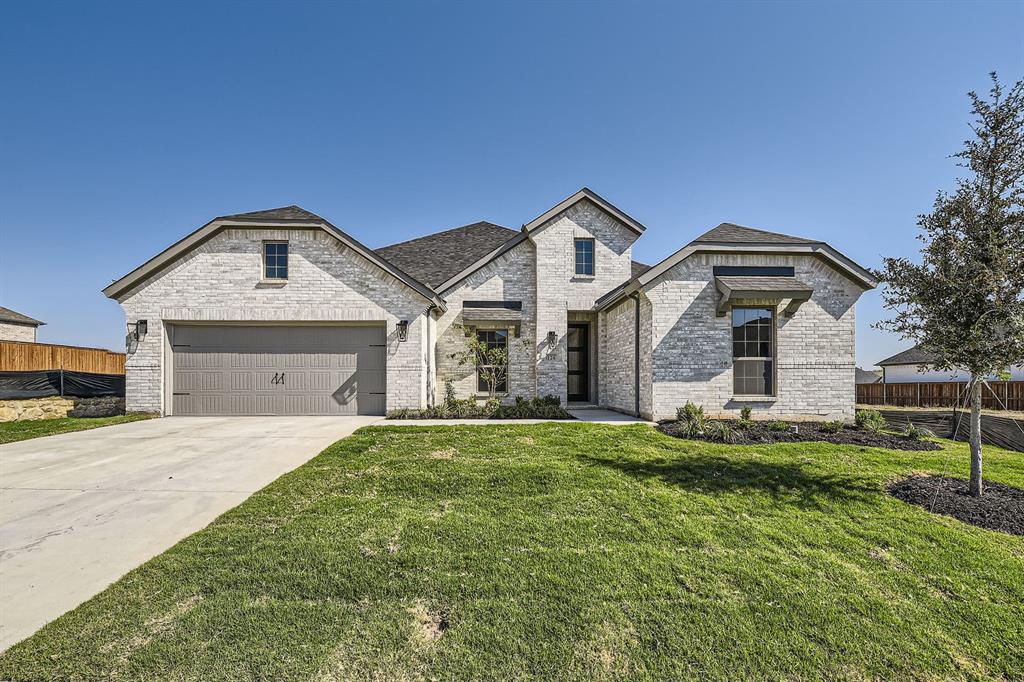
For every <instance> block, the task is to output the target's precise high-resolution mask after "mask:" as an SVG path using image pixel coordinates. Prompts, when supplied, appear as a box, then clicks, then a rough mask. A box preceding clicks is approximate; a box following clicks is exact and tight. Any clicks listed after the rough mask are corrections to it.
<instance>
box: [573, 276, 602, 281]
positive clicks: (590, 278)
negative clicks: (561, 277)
mask: <svg viewBox="0 0 1024 682" xmlns="http://www.w3.org/2000/svg"><path fill="white" fill-rule="evenodd" d="M572 278H573V280H574V281H575V280H583V281H585V282H590V281H592V280H595V279H597V275H573V276H572Z"/></svg>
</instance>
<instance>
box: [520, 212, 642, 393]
mask: <svg viewBox="0 0 1024 682" xmlns="http://www.w3.org/2000/svg"><path fill="white" fill-rule="evenodd" d="M637 236H638V235H637V234H636V233H635V232H633V231H632V230H631V229H629V228H628V227H626V226H625V225H623V224H622V223H621V222H619V221H618V220H616V219H615V218H613V217H612V216H610V215H608V214H607V213H605V212H604V211H603V210H601V208H599V207H598V206H597V205H596V204H594V203H593V202H591V201H589V200H586V199H584V200H582V201H580V202H577V203H576V204H573V205H572V206H571V207H569V208H568V209H566V210H565V211H562V212H561V213H559V214H558V215H556V216H554V217H553V218H551V219H550V220H549V221H548V222H546V223H545V224H544V225H541V226H540V227H538V228H537V229H536V230H534V231H533V233H532V234H531V239H533V241H534V243H535V244H536V246H537V265H536V280H537V334H538V336H539V339H540V341H539V343H538V344H537V356H536V361H537V393H538V394H539V395H548V394H551V395H556V396H558V397H559V398H561V399H562V402H563V403H564V402H565V400H566V345H565V344H566V341H565V334H566V331H567V324H568V311H570V310H573V311H589V310H592V309H593V307H594V301H596V300H597V299H598V298H600V297H601V296H603V295H604V294H606V293H607V292H609V291H611V290H612V289H614V288H615V287H617V286H618V285H620V284H622V283H623V282H625V281H626V280H628V279H629V278H630V275H631V265H630V262H631V260H632V246H633V242H635V241H636V239H637ZM576 238H587V239H593V240H594V276H593V277H589V276H588V277H583V276H577V275H576V274H575V272H576V251H575V247H574V244H573V240H574V239H576ZM552 331H553V332H555V336H556V341H555V343H554V344H549V343H548V342H547V334H548V332H552ZM597 333H598V334H600V330H597Z"/></svg>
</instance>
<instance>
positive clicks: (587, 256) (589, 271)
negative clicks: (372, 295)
mask: <svg viewBox="0 0 1024 682" xmlns="http://www.w3.org/2000/svg"><path fill="white" fill-rule="evenodd" d="M576 274H577V275H593V274H594V240H593V239H577V240H576Z"/></svg>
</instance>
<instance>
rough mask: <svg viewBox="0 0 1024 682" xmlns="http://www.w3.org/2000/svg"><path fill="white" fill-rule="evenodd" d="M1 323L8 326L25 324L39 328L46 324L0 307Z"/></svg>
mask: <svg viewBox="0 0 1024 682" xmlns="http://www.w3.org/2000/svg"><path fill="white" fill-rule="evenodd" d="M0 322H7V323H8V324H23V325H25V326H32V327H38V326H39V325H41V324H46V323H45V322H40V321H39V320H37V319H35V318H32V317H29V316H28V315H22V314H21V313H19V312H16V311H14V310H11V309H10V308H4V307H3V306H0Z"/></svg>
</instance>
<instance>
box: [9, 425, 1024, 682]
mask: <svg viewBox="0 0 1024 682" xmlns="http://www.w3.org/2000/svg"><path fill="white" fill-rule="evenodd" d="M967 464H968V456H967V449H966V446H964V445H962V444H956V445H951V446H949V448H948V449H947V450H943V451H938V452H895V451H886V450H880V449H871V448H860V447H856V446H837V445H832V444H828V443H793V444H776V445H771V446H730V445H715V444H709V443H702V442H693V441H683V440H679V439H674V438H670V437H668V436H665V435H663V434H661V433H659V432H657V431H656V430H654V429H651V428H649V427H646V426H601V425H593V424H580V423H563V424H540V425H530V426H513V425H509V426H505V425H501V426H486V427H484V426H455V427H402V428H387V427H372V428H366V429H362V430H360V431H358V432H357V433H356V434H355V435H354V436H352V437H350V438H347V439H345V440H342V441H340V442H338V443H336V444H335V445H333V446H331V447H330V448H328V449H327V450H326V451H324V452H323V453H322V454H321V455H319V456H318V457H316V458H314V459H313V460H311V461H310V462H308V463H307V464H306V465H304V466H302V467H300V468H299V469H297V470H295V471H294V472H292V473H290V474H288V475H286V476H284V477H282V478H281V479H279V480H278V481H276V482H275V483H273V484H272V485H270V486H269V487H267V488H265V489H264V490H262V491H260V492H259V493H257V494H256V495H254V496H253V497H252V498H250V499H249V500H248V501H246V502H245V503H243V504H242V505H240V506H239V507H237V508H235V509H234V510H232V511H230V512H228V513H227V514H225V515H223V516H221V517H220V518H219V519H218V520H217V521H215V522H214V523H213V524H211V525H210V526H209V527H208V528H206V529H205V530H203V531H201V532H199V533H197V534H195V535H193V536H192V537H190V538H188V539H186V540H185V541H183V542H181V543H180V544H178V545H177V546H175V547H174V548H172V549H171V550H169V551H167V552H165V553H164V554H162V555H161V556H159V557H157V558H155V559H153V560H152V561H150V562H148V563H147V564H145V565H144V566H142V567H140V568H139V569H137V570H135V571H133V572H131V573H129V574H128V575H127V576H126V577H125V578H123V579H122V580H120V581H118V582H117V583H115V584H114V585H112V586H111V587H110V588H109V589H107V590H106V591H104V592H103V593H102V594H100V595H98V596H97V597H95V598H94V599H92V600H90V601H89V602H87V603H85V604H84V605H82V606H81V607H79V608H77V609H75V610H74V611H72V612H70V613H69V614H67V615H65V616H63V617H62V618H60V619H58V620H57V621H55V622H54V623H52V624H50V625H49V626H47V627H46V628H44V629H43V630H42V631H40V632H39V633H37V634H36V635H35V636H33V637H31V638H30V639H28V640H26V641H25V642H23V643H21V644H19V645H16V646H15V647H14V648H12V649H11V650H9V651H8V652H7V653H6V654H4V655H3V656H2V657H0V679H12V680H50V679H61V680H73V679H119V680H168V679H175V680H208V681H215V680H237V679H247V680H248V679H272V680H349V679H366V680H378V679H379V680H409V679H440V680H479V679H483V680H510V679H549V680H591V679H608V680H612V679H623V678H632V679H649V680H663V679H686V678H700V679H822V678H826V679H830V678H831V679H834V678H843V679H851V678H853V679H863V678H879V679H908V678H917V679H920V678H929V679H937V678H946V679H949V678H953V679H960V678H993V679H995V678H1015V677H1021V676H1022V675H1024V661H1022V658H1021V655H1020V652H1021V651H1022V650H1024V606H1022V604H1024V570H1022V566H1024V538H1020V537H1015V536H1010V535H1005V534H1002V533H996V532H991V531H986V530H982V529H978V528H974V527H972V526H968V525H964V524H962V523H960V522H959V521H956V520H955V519H952V518H948V517H945V516H940V515H937V514H929V513H928V512H927V511H925V510H923V509H921V508H919V507H916V506H912V505H908V504H905V503H903V502H901V501H900V500H897V499H895V498H893V497H892V496H890V495H889V494H887V492H886V486H887V484H888V483H890V482H892V481H894V480H897V479H899V478H901V477H905V476H907V475H908V474H910V473H912V472H934V473H946V474H949V475H958V476H963V475H965V474H966V471H967ZM986 467H987V469H986V476H987V478H990V479H992V480H995V481H1000V482H1004V483H1007V484H1012V485H1017V486H1020V485H1022V484H1024V459H1022V458H1021V457H1020V455H1019V454H1013V453H1008V452H1005V451H1000V450H998V449H996V448H986Z"/></svg>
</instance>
